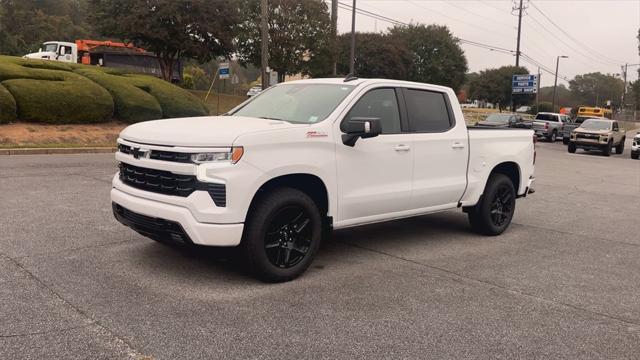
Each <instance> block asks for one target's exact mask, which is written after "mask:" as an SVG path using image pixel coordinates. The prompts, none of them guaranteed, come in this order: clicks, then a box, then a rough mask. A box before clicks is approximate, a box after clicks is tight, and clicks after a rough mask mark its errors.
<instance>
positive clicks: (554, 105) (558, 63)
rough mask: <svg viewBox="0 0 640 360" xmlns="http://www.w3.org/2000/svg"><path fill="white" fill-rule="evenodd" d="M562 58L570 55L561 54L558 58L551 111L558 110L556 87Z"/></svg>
mask: <svg viewBox="0 0 640 360" xmlns="http://www.w3.org/2000/svg"><path fill="white" fill-rule="evenodd" d="M560 58H568V56H566V55H559V56H558V57H557V58H556V78H555V80H554V81H553V99H552V100H551V112H554V111H555V110H556V87H557V86H558V66H559V65H560ZM596 106H597V105H596Z"/></svg>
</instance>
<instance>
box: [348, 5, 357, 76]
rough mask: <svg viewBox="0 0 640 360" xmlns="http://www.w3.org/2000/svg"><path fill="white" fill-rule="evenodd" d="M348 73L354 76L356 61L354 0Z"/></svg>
mask: <svg viewBox="0 0 640 360" xmlns="http://www.w3.org/2000/svg"><path fill="white" fill-rule="evenodd" d="M349 61H350V62H349V73H350V74H351V76H355V75H356V74H355V72H356V70H355V63H356V0H353V7H352V8H351V58H350V60H349Z"/></svg>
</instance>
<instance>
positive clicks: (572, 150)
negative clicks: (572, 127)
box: [567, 142, 577, 154]
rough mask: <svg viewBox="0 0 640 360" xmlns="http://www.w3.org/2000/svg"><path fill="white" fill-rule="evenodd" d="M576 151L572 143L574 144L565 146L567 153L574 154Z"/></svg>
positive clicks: (574, 144)
mask: <svg viewBox="0 0 640 360" xmlns="http://www.w3.org/2000/svg"><path fill="white" fill-rule="evenodd" d="M576 149H577V147H576V143H574V142H570V143H569V146H567V151H569V152H570V153H572V154H575V153H576Z"/></svg>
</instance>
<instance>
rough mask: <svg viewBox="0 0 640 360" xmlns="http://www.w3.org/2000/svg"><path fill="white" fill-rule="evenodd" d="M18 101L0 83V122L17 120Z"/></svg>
mask: <svg viewBox="0 0 640 360" xmlns="http://www.w3.org/2000/svg"><path fill="white" fill-rule="evenodd" d="M16 118H17V115H16V101H15V99H14V98H13V96H12V95H11V93H10V92H9V91H7V89H5V88H4V86H2V85H0V124H4V123H8V122H12V121H15V120H16Z"/></svg>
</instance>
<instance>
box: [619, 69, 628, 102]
mask: <svg viewBox="0 0 640 360" xmlns="http://www.w3.org/2000/svg"><path fill="white" fill-rule="evenodd" d="M621 68H622V81H624V88H622V99H620V111H624V98H625V95H626V94H627V69H628V68H629V64H624V66H621Z"/></svg>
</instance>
